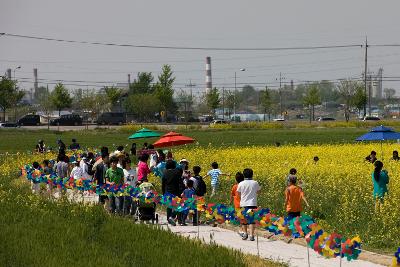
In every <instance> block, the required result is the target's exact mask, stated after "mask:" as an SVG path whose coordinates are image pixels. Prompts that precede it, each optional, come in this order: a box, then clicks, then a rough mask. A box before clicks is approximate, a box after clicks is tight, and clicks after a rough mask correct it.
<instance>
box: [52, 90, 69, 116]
mask: <svg viewBox="0 0 400 267" xmlns="http://www.w3.org/2000/svg"><path fill="white" fill-rule="evenodd" d="M50 101H51V102H52V104H53V106H54V108H56V109H57V110H58V115H59V116H60V115H61V110H63V109H64V108H70V107H71V105H72V98H71V95H70V94H69V92H68V90H67V89H66V88H65V87H64V85H63V84H62V83H58V84H57V85H56V86H55V87H54V90H53V92H51V94H50Z"/></svg>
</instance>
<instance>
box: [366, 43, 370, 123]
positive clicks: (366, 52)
mask: <svg viewBox="0 0 400 267" xmlns="http://www.w3.org/2000/svg"><path fill="white" fill-rule="evenodd" d="M364 68H365V69H364V94H365V96H367V68H368V39H367V36H365V65H364ZM368 102H369V103H370V107H369V108H370V111H369V112H370V113H371V96H369V100H368ZM365 116H367V103H364V118H365Z"/></svg>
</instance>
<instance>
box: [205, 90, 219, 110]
mask: <svg viewBox="0 0 400 267" xmlns="http://www.w3.org/2000/svg"><path fill="white" fill-rule="evenodd" d="M206 102H207V107H208V108H209V109H210V110H211V111H212V112H213V114H214V115H215V110H216V109H217V108H218V107H219V105H220V103H221V99H220V97H219V92H218V89H217V88H216V87H214V88H213V89H211V90H210V91H209V92H208V93H207V94H206Z"/></svg>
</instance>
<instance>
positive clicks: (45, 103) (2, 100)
mask: <svg viewBox="0 0 400 267" xmlns="http://www.w3.org/2000/svg"><path fill="white" fill-rule="evenodd" d="M174 81H175V77H174V73H173V71H172V68H171V66H170V65H164V66H162V70H161V74H160V75H158V77H157V79H156V80H155V77H154V76H153V74H152V73H151V72H139V73H138V74H137V77H136V78H135V79H134V80H133V82H132V83H131V84H130V85H129V88H128V89H121V88H117V87H113V86H111V87H104V88H102V89H101V90H100V92H98V91H95V90H94V89H92V90H89V89H86V90H84V89H77V90H74V91H73V92H72V93H70V92H69V91H68V90H67V88H66V87H65V86H64V85H63V84H62V83H59V84H57V85H55V87H54V89H53V90H52V91H51V92H49V90H48V88H47V87H39V88H38V89H37V90H36V91H35V95H34V99H35V103H34V104H35V105H34V106H35V107H36V108H37V109H38V110H40V111H42V112H43V113H45V114H51V113H52V112H53V111H54V110H57V111H58V112H59V114H60V113H61V110H63V109H69V108H72V109H74V110H80V111H83V112H86V113H88V114H91V116H93V117H96V116H98V115H99V114H100V113H102V112H105V111H111V110H114V111H115V110H117V111H126V112H128V113H130V114H132V115H133V116H134V117H135V118H137V120H139V121H149V120H155V119H157V120H161V121H167V120H168V118H169V117H171V116H175V117H176V115H181V116H183V117H185V118H186V119H187V118H188V117H189V116H193V113H194V112H196V113H198V114H213V115H215V114H216V111H217V110H218V109H221V108H222V109H223V111H222V112H224V114H225V115H227V116H228V117H231V115H232V114H234V113H238V112H239V111H241V112H246V113H264V114H265V115H264V119H266V118H268V120H271V116H282V115H284V114H285V113H287V111H288V110H295V109H303V108H304V107H307V108H308V110H309V117H310V120H314V119H315V107H316V106H318V105H320V104H321V103H324V104H325V105H331V106H332V107H336V108H337V107H339V105H341V107H342V108H343V109H344V114H345V118H346V120H349V118H350V113H351V111H352V110H353V109H357V110H358V111H359V112H361V111H362V110H363V108H364V105H365V104H366V103H367V96H366V95H365V92H364V84H363V83H361V82H359V81H354V80H342V81H340V82H339V83H332V82H330V81H324V80H323V81H319V82H313V83H304V84H298V85H297V86H295V87H294V86H288V85H284V86H283V87H282V88H280V89H270V88H268V87H267V86H266V87H265V88H264V89H263V90H256V89H255V88H254V87H253V86H251V85H245V86H243V87H242V88H240V89H239V90H229V89H224V88H216V87H214V88H212V89H211V90H210V91H209V92H207V93H206V94H204V95H202V96H201V97H200V99H198V101H195V98H194V97H193V95H192V94H188V93H187V92H185V91H182V90H181V91H178V90H176V91H174ZM394 94H395V91H394V89H385V90H384V95H385V98H386V100H388V99H389V100H390V99H394ZM23 96H24V92H23V91H22V90H21V89H20V88H19V87H18V85H17V82H16V81H13V80H10V79H7V78H6V77H2V78H1V82H0V108H1V109H2V111H3V118H5V113H6V110H8V109H10V108H12V107H15V106H17V104H18V103H19V102H20V101H21V99H22V98H23Z"/></svg>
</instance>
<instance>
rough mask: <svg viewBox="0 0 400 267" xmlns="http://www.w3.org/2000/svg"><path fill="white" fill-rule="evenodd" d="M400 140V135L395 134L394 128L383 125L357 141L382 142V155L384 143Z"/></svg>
mask: <svg viewBox="0 0 400 267" xmlns="http://www.w3.org/2000/svg"><path fill="white" fill-rule="evenodd" d="M398 139H400V133H398V132H395V131H394V130H393V129H392V128H388V127H385V126H383V125H381V126H378V127H375V128H373V129H372V130H371V131H370V132H369V133H366V134H364V135H362V136H360V137H358V138H357V139H356V141H380V142H381V155H382V158H383V153H382V141H386V140H398Z"/></svg>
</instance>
